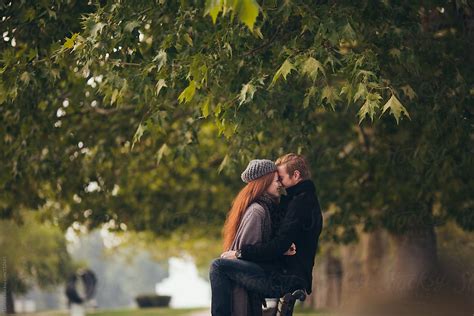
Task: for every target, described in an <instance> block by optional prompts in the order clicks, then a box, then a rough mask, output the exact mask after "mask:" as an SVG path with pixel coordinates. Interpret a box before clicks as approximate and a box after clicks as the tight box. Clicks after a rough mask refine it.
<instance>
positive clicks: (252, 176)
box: [240, 159, 277, 183]
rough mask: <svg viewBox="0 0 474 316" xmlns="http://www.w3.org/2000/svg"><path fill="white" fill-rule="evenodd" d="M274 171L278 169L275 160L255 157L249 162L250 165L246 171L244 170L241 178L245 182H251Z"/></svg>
mask: <svg viewBox="0 0 474 316" xmlns="http://www.w3.org/2000/svg"><path fill="white" fill-rule="evenodd" d="M274 171H277V166H276V165H275V163H274V162H273V161H271V160H268V159H254V160H251V161H250V162H249V165H248V166H247V168H245V170H244V172H242V174H241V175H240V178H241V179H242V181H244V182H245V183H249V182H251V181H253V180H256V179H258V178H260V177H263V176H264V175H266V174H269V173H270V172H274Z"/></svg>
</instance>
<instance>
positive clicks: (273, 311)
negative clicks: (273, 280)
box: [262, 290, 306, 316]
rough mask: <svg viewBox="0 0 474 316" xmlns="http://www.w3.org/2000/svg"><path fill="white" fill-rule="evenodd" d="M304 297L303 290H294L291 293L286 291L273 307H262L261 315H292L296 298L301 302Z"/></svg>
mask: <svg viewBox="0 0 474 316" xmlns="http://www.w3.org/2000/svg"><path fill="white" fill-rule="evenodd" d="M305 299H306V292H305V291H304V290H296V291H294V292H293V293H286V294H285V295H283V297H281V298H280V299H279V300H278V302H277V304H276V306H275V307H267V308H264V309H263V313H262V315H263V316H292V315H293V309H294V308H295V303H296V301H297V300H300V301H301V302H303V301H304V300H305Z"/></svg>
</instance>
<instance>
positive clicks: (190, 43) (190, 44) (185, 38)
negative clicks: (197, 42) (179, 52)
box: [183, 33, 193, 47]
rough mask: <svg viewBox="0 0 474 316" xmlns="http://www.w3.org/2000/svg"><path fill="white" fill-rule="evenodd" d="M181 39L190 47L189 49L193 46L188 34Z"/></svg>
mask: <svg viewBox="0 0 474 316" xmlns="http://www.w3.org/2000/svg"><path fill="white" fill-rule="evenodd" d="M183 38H184V40H185V41H186V43H188V44H189V46H191V47H192V46H193V39H192V38H191V36H190V35H189V34H188V33H186V34H184V35H183Z"/></svg>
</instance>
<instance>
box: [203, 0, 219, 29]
mask: <svg viewBox="0 0 474 316" xmlns="http://www.w3.org/2000/svg"><path fill="white" fill-rule="evenodd" d="M223 5H224V4H223V1H222V0H206V9H205V13H204V15H207V14H209V15H210V16H211V19H212V23H214V24H216V21H217V16H218V15H219V12H221V11H222V7H223Z"/></svg>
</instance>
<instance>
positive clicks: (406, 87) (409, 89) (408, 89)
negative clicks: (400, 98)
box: [401, 84, 417, 101]
mask: <svg viewBox="0 0 474 316" xmlns="http://www.w3.org/2000/svg"><path fill="white" fill-rule="evenodd" d="M401 88H402V91H403V94H405V95H406V96H407V98H408V99H410V101H411V100H413V99H414V98H416V97H417V95H416V93H415V91H414V90H413V88H412V87H411V86H410V85H408V84H407V85H404V86H403V87H401Z"/></svg>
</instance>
